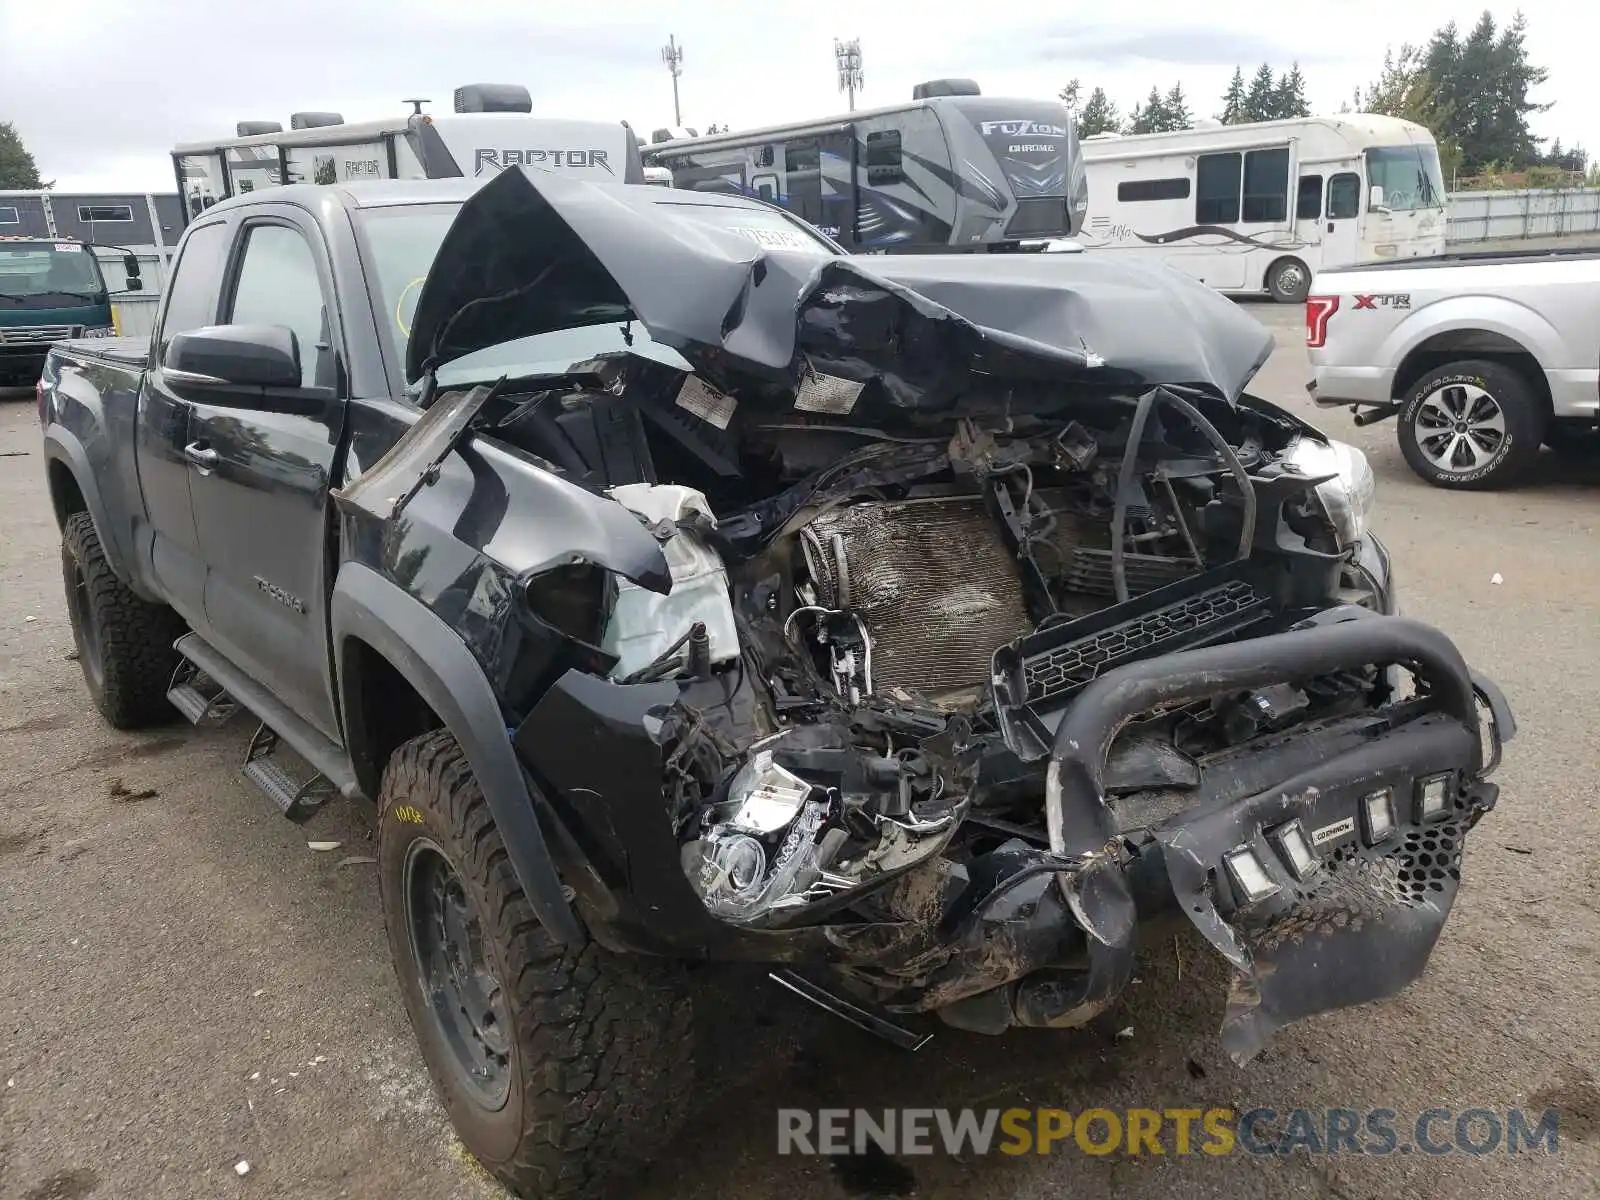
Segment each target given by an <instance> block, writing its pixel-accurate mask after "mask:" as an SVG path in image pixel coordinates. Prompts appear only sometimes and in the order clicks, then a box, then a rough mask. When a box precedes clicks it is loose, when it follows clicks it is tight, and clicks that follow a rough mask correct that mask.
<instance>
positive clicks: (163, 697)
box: [61, 512, 185, 729]
mask: <svg viewBox="0 0 1600 1200" xmlns="http://www.w3.org/2000/svg"><path fill="white" fill-rule="evenodd" d="M61 576H62V583H63V584H64V585H65V587H66V591H67V614H68V616H69V618H70V619H71V621H72V639H73V641H74V642H75V643H76V644H77V649H78V665H79V666H80V667H82V668H83V681H84V683H85V684H86V685H87V686H88V688H89V696H90V698H91V699H92V700H93V701H94V704H95V707H96V708H98V709H99V710H100V714H101V716H103V717H105V719H106V720H107V721H109V722H110V723H111V724H112V725H114V726H115V727H116V728H118V729H142V728H144V727H145V726H147V725H156V724H160V723H162V722H164V721H169V720H171V719H172V718H173V717H174V716H176V715H177V712H176V710H175V709H174V708H173V707H172V705H171V704H169V703H168V702H167V688H168V686H169V685H170V683H171V681H172V672H173V670H174V669H175V668H176V667H177V665H178V652H177V651H176V650H174V649H173V648H172V644H173V643H174V642H176V641H177V640H178V638H179V637H181V636H182V635H183V632H184V629H185V626H184V623H183V619H182V618H181V617H179V616H178V614H177V613H175V612H173V611H172V609H170V608H168V607H167V606H166V605H164V604H152V603H150V602H149V601H148V600H142V599H140V598H139V597H138V596H137V595H135V594H134V592H133V590H132V589H131V588H129V587H128V585H127V584H125V583H123V582H122V580H120V579H118V578H117V574H116V572H115V571H113V570H112V569H111V564H110V563H108V562H107V561H106V555H105V551H104V549H102V548H101V545H100V535H99V534H98V533H97V532H96V531H95V527H94V521H93V519H91V518H90V516H89V514H88V513H86V512H81V513H74V514H73V515H72V516H70V517H68V518H67V523H66V526H65V528H64V529H63V530H62V536H61Z"/></svg>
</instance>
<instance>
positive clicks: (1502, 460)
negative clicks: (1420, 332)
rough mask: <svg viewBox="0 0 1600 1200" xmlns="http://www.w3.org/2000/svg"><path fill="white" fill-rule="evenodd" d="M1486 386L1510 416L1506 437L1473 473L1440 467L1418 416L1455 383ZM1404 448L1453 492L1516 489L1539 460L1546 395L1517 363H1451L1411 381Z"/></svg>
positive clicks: (1413, 463)
mask: <svg viewBox="0 0 1600 1200" xmlns="http://www.w3.org/2000/svg"><path fill="white" fill-rule="evenodd" d="M1456 383H1459V384H1466V385H1470V386H1472V387H1477V388H1482V389H1483V390H1484V391H1485V392H1487V393H1489V395H1490V397H1491V398H1492V399H1493V400H1494V402H1495V403H1496V404H1497V405H1499V407H1500V411H1501V413H1502V414H1504V418H1505V438H1504V441H1503V442H1502V443H1501V446H1500V448H1499V450H1497V451H1496V452H1495V454H1494V456H1493V457H1492V458H1491V459H1490V460H1489V461H1488V462H1487V463H1485V464H1484V465H1483V466H1481V467H1478V468H1475V469H1473V470H1471V471H1444V470H1440V469H1439V468H1438V467H1437V466H1436V465H1435V464H1434V463H1433V462H1432V461H1430V460H1429V458H1428V456H1427V455H1426V454H1425V453H1424V452H1423V449H1422V446H1421V444H1420V442H1419V439H1418V433H1417V420H1418V414H1419V412H1420V411H1421V410H1422V407H1423V404H1424V403H1425V402H1426V401H1427V399H1428V398H1429V397H1430V396H1432V395H1433V394H1434V393H1435V392H1437V391H1439V390H1440V389H1441V388H1443V387H1445V386H1447V385H1449V384H1456ZM1398 424H1399V429H1398V433H1399V438H1400V452H1401V453H1402V454H1404V455H1405V459H1406V463H1407V464H1408V465H1409V466H1410V467H1411V469H1412V470H1413V471H1415V472H1416V473H1417V474H1418V475H1419V476H1421V477H1422V478H1423V479H1424V480H1426V481H1427V482H1428V483H1431V484H1433V486H1434V487H1438V488H1445V489H1448V490H1452V491H1487V490H1491V489H1494V488H1503V487H1510V486H1511V485H1513V484H1515V483H1518V482H1520V481H1521V480H1522V479H1523V478H1525V477H1526V476H1527V474H1528V472H1529V471H1531V470H1532V469H1533V467H1534V465H1535V464H1536V463H1537V462H1538V461H1539V447H1540V445H1541V444H1542V443H1543V442H1544V437H1545V428H1546V425H1547V424H1548V418H1547V416H1546V413H1545V405H1544V401H1543V399H1542V398H1541V397H1540V396H1539V394H1538V392H1537V391H1536V390H1535V389H1534V387H1533V385H1532V384H1531V383H1529V382H1528V380H1527V379H1526V378H1525V377H1524V376H1523V375H1522V373H1521V372H1520V371H1518V370H1516V369H1515V368H1513V367H1509V366H1507V365H1505V364H1504V363H1498V362H1491V361H1489V360H1486V359H1468V360H1465V361H1462V362H1453V363H1446V364H1444V365H1443V366H1440V367H1436V368H1434V369H1433V370H1432V371H1429V372H1428V373H1427V374H1426V375H1424V376H1423V377H1422V378H1421V379H1419V380H1417V381H1416V382H1415V383H1414V384H1412V385H1411V388H1410V390H1409V391H1407V392H1406V394H1405V397H1404V398H1403V399H1402V400H1401V402H1400V413H1399V421H1398Z"/></svg>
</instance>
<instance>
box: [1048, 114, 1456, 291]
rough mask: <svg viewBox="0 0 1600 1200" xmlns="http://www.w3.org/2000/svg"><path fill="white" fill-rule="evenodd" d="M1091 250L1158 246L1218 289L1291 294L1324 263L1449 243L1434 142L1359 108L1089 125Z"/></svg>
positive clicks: (1144, 250)
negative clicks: (1269, 117) (1231, 121)
mask: <svg viewBox="0 0 1600 1200" xmlns="http://www.w3.org/2000/svg"><path fill="white" fill-rule="evenodd" d="M1082 146H1083V157H1084V161H1085V163H1086V165H1087V168H1088V175H1089V216H1088V220H1086V221H1085V222H1084V225H1083V230H1082V232H1081V233H1080V234H1079V235H1078V236H1079V240H1080V241H1081V242H1082V244H1083V246H1084V248H1085V249H1086V250H1088V251H1089V252H1090V253H1097V252H1100V253H1117V254H1131V255H1136V256H1138V257H1140V258H1153V259H1156V260H1158V261H1161V262H1164V263H1166V264H1168V265H1169V266H1171V267H1174V268H1176V269H1178V270H1180V271H1183V272H1184V273H1185V274H1188V275H1192V276H1194V277H1195V278H1196V279H1199V280H1200V281H1201V282H1203V283H1207V284H1210V285H1211V286H1212V287H1214V288H1217V289H1218V290H1219V291H1224V292H1234V293H1262V292H1265V293H1267V294H1268V295H1270V296H1272V297H1273V298H1274V299H1277V300H1280V301H1284V302H1287V303H1299V302H1300V301H1302V300H1304V299H1305V297H1306V292H1307V291H1308V290H1309V289H1310V286H1311V277H1312V275H1313V274H1314V273H1315V272H1316V271H1318V270H1321V269H1323V268H1334V267H1342V266H1348V265H1351V264H1353V263H1361V262H1371V261H1374V260H1378V259H1389V258H1411V257H1415V256H1417V255H1427V254H1439V253H1442V252H1443V250H1444V234H1445V207H1444V206H1445V192H1444V181H1443V179H1442V177H1441V175H1440V171H1439V149H1438V147H1437V145H1435V143H1434V140H1433V135H1432V134H1430V133H1429V132H1428V131H1427V130H1426V129H1424V128H1423V127H1422V126H1421V125H1416V124H1413V123H1412V122H1410V121H1402V120H1400V119H1398V118H1396V117H1384V116H1378V115H1375V114H1372V113H1355V114H1348V115H1343V116H1337V117H1307V118H1303V119H1299V120H1291V121H1262V122H1259V123H1255V124H1249V125H1219V124H1214V123H1213V124H1208V125H1205V126H1202V127H1199V128H1196V129H1185V130H1182V131H1180V132H1177V133H1153V134H1141V135H1137V136H1127V137H1124V136H1119V135H1116V134H1108V135H1098V136H1095V137H1090V138H1085V139H1083V142H1082Z"/></svg>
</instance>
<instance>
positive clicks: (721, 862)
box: [682, 730, 959, 926]
mask: <svg viewBox="0 0 1600 1200" xmlns="http://www.w3.org/2000/svg"><path fill="white" fill-rule="evenodd" d="M828 740H829V734H828V732H827V731H821V732H820V733H818V732H816V731H812V732H811V734H810V743H811V744H809V745H807V744H806V742H807V737H806V731H803V730H802V731H794V730H791V731H786V732H785V733H780V734H776V735H774V736H773V737H771V738H768V739H766V740H765V741H764V742H763V743H760V744H758V745H757V746H756V747H755V748H754V753H752V754H751V756H750V758H749V759H748V761H746V762H745V763H744V764H743V765H742V766H741V767H740V768H739V769H738V771H736V772H735V773H734V775H733V777H732V778H731V779H730V780H729V781H728V784H727V788H726V790H725V791H723V792H721V793H720V795H719V797H718V798H717V799H716V800H715V801H714V802H713V803H711V804H708V805H706V806H705V807H704V808H703V809H702V810H701V812H700V814H699V817H698V820H697V821H696V822H695V826H694V831H693V832H694V836H693V837H692V838H691V840H689V841H687V842H685V843H684V845H683V851H682V854H683V860H682V861H683V870H684V874H685V875H687V876H688V879H689V883H690V886H692V887H693V888H694V890H695V892H696V893H697V894H698V895H699V897H700V899H701V901H702V902H703V903H704V904H705V906H706V908H707V909H709V910H710V911H711V912H712V913H713V914H714V915H715V916H717V917H720V918H721V919H722V920H724V921H728V922H730V923H732V924H735V925H757V926H760V925H770V924H772V923H774V922H776V921H781V920H782V919H783V918H784V917H785V916H786V914H789V913H792V912H793V911H794V910H796V909H803V908H805V907H806V906H808V905H810V904H812V903H814V902H817V901H826V900H829V899H831V898H834V897H838V896H840V895H842V894H844V893H848V892H853V891H855V890H856V889H857V888H861V887H865V886H869V885H870V884H872V883H873V882H874V881H877V880H881V879H883V878H885V877H886V876H888V875H890V874H893V873H895V872H898V871H901V870H903V869H905V868H908V867H911V866H913V865H915V864H917V863H919V862H922V861H923V860H925V859H927V858H928V857H929V856H931V855H933V854H935V853H937V852H938V850H939V848H940V847H941V846H943V845H944V844H945V842H946V841H947V840H948V838H949V835H950V833H951V832H952V831H953V829H954V827H955V823H956V810H957V809H958V807H959V797H958V796H956V795H955V794H953V793H952V792H951V791H950V790H949V789H948V788H947V786H946V780H945V776H944V775H943V774H942V773H941V772H940V771H939V770H938V769H937V768H936V767H935V766H934V765H933V764H932V763H931V762H930V761H929V760H928V758H927V756H926V755H924V754H923V753H921V752H920V751H918V750H916V749H914V748H905V749H902V750H900V751H898V752H897V753H895V754H893V755H888V754H883V753H881V752H877V751H867V750H862V749H858V748H856V747H844V746H839V745H837V744H835V745H828V744H825V743H826V742H827V741H828ZM780 757H785V758H787V759H788V760H789V761H788V762H787V763H785V762H779V761H777V760H778V758H780ZM802 764H803V765H802ZM802 772H804V773H803V774H802Z"/></svg>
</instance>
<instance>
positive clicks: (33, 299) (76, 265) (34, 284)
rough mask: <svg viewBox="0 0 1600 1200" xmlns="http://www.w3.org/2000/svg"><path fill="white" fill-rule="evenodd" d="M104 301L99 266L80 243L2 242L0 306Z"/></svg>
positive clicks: (104, 294) (64, 305) (104, 287)
mask: <svg viewBox="0 0 1600 1200" xmlns="http://www.w3.org/2000/svg"><path fill="white" fill-rule="evenodd" d="M105 299H106V281H105V279H104V277H103V276H101V274H100V264H99V263H97V262H96V261H95V258H94V254H93V252H92V251H90V250H89V249H88V248H86V247H84V246H82V245H80V244H78V243H77V242H0V302H4V301H10V302H11V303H12V304H13V305H14V304H16V303H18V302H22V303H24V304H26V305H27V306H28V307H33V308H38V307H45V306H51V305H54V306H58V307H66V306H72V305H81V304H93V303H104V302H105Z"/></svg>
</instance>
